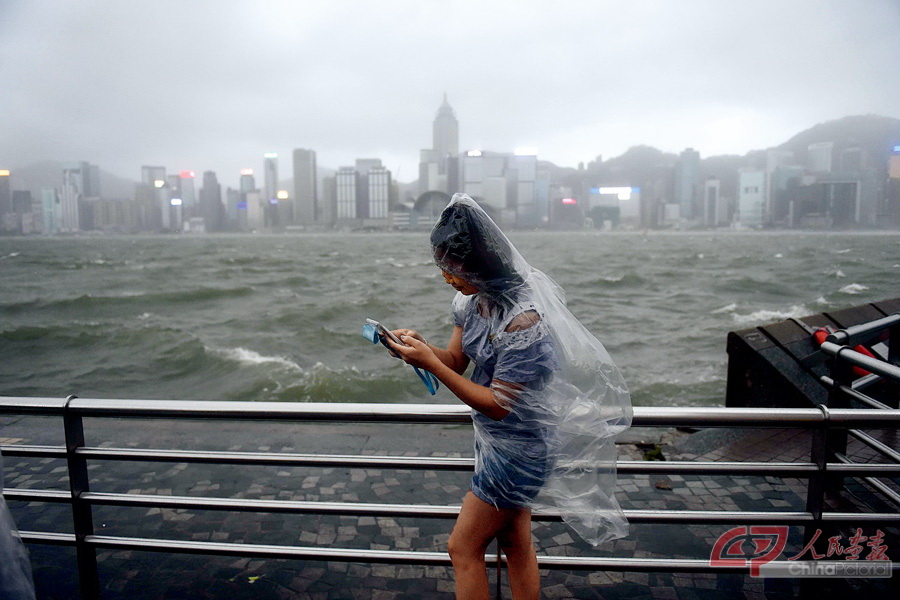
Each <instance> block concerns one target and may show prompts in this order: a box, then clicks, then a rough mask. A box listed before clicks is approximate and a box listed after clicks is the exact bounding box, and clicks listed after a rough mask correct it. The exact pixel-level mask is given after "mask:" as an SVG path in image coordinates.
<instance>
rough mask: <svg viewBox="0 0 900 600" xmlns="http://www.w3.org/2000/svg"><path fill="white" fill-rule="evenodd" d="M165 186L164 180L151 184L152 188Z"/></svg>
mask: <svg viewBox="0 0 900 600" xmlns="http://www.w3.org/2000/svg"><path fill="white" fill-rule="evenodd" d="M165 185H166V181H165V180H164V179H157V180H155V181H154V182H153V187H157V188H161V187H163V186H165Z"/></svg>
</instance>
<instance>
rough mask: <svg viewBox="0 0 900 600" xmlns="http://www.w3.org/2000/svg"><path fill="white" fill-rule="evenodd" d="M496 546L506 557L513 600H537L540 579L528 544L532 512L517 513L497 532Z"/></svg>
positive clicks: (524, 510) (535, 558)
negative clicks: (498, 546)
mask: <svg viewBox="0 0 900 600" xmlns="http://www.w3.org/2000/svg"><path fill="white" fill-rule="evenodd" d="M497 543H499V544H500V548H501V549H502V550H503V553H504V554H505V555H506V565H507V572H508V573H509V587H510V589H511V590H512V597H513V598H514V599H515V600H538V598H539V597H540V595H541V576H540V573H539V571H538V564H537V555H536V554H535V552H534V544H533V543H532V541H531V510H529V509H527V508H525V509H520V510H516V511H515V512H514V513H513V514H512V515H511V517H510V520H509V522H508V523H507V525H506V527H504V528H503V530H502V531H501V532H500V533H499V535H498V537H497Z"/></svg>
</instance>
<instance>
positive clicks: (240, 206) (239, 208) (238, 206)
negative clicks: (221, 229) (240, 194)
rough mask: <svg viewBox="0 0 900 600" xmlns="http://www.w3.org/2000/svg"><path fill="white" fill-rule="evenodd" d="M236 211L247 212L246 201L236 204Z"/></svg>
mask: <svg viewBox="0 0 900 600" xmlns="http://www.w3.org/2000/svg"><path fill="white" fill-rule="evenodd" d="M237 208H238V210H247V201H246V200H244V201H242V202H238V203H237Z"/></svg>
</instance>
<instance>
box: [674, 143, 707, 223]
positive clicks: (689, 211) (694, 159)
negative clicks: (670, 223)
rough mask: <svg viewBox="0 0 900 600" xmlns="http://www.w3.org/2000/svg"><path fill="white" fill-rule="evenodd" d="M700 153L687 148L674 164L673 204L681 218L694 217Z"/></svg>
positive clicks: (697, 196)
mask: <svg viewBox="0 0 900 600" xmlns="http://www.w3.org/2000/svg"><path fill="white" fill-rule="evenodd" d="M700 183H701V182H700V153H699V152H697V151H696V150H694V149H693V148H688V149H686V150H685V151H684V152H682V153H681V155H680V156H679V157H678V163H676V165H675V198H674V201H675V204H677V205H678V207H679V209H678V210H679V216H680V217H681V218H682V219H688V220H691V219H693V218H694V214H695V211H694V207H695V205H696V204H698V200H699V199H700V195H699V191H700Z"/></svg>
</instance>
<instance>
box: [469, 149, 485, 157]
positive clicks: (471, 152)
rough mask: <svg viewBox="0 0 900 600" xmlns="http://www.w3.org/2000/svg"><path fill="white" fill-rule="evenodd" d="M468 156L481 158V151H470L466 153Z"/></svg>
mask: <svg viewBox="0 0 900 600" xmlns="http://www.w3.org/2000/svg"><path fill="white" fill-rule="evenodd" d="M466 156H472V157H478V156H481V150H469V151H468V152H466Z"/></svg>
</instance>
